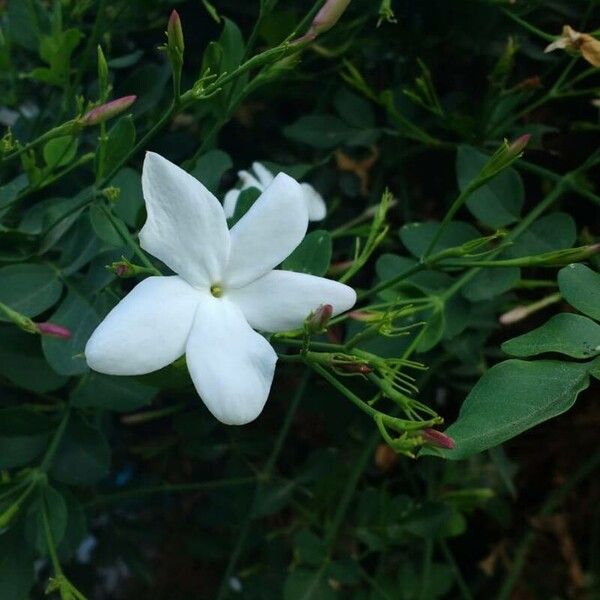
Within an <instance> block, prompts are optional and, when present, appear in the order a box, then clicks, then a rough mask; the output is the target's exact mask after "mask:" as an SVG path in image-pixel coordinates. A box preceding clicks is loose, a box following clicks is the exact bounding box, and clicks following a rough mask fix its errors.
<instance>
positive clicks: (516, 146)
mask: <svg viewBox="0 0 600 600" xmlns="http://www.w3.org/2000/svg"><path fill="white" fill-rule="evenodd" d="M530 139H531V134H529V133H526V134H525V135H522V136H520V137H518V138H517V139H516V140H515V141H514V142H511V143H510V144H509V146H508V148H507V152H509V154H510V156H513V155H514V156H518V155H519V154H521V152H523V150H525V146H527V144H528V143H529V140H530Z"/></svg>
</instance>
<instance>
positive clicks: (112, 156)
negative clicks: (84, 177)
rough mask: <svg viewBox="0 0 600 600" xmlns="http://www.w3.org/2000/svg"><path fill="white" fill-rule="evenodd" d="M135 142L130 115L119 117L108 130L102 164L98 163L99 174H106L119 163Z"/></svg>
mask: <svg viewBox="0 0 600 600" xmlns="http://www.w3.org/2000/svg"><path fill="white" fill-rule="evenodd" d="M134 143H135V126H134V124H133V118H132V117H131V115H127V116H125V117H121V118H120V119H119V120H118V121H117V123H116V124H115V125H113V127H112V128H111V130H110V131H109V132H108V140H107V142H106V148H105V149H104V154H103V160H102V164H101V165H99V172H100V173H101V176H106V175H108V174H109V173H111V172H112V170H113V169H114V168H115V167H116V166H117V165H118V164H120V162H121V160H123V159H124V158H125V157H126V156H127V155H128V154H129V152H130V150H131V149H132V148H133V145H134Z"/></svg>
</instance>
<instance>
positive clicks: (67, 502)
mask: <svg viewBox="0 0 600 600" xmlns="http://www.w3.org/2000/svg"><path fill="white" fill-rule="evenodd" d="M319 4H320V3H317V5H316V6H317V7H318V5H319ZM173 8H176V9H177V10H178V11H179V13H180V16H181V20H182V23H183V32H184V37H185V53H184V66H183V70H182V74H181V91H182V92H185V91H186V90H194V93H193V94H192V93H189V94H187V95H186V93H184V94H183V96H182V98H181V101H180V102H179V103H177V102H175V103H173V87H172V84H171V80H172V77H171V66H170V63H169V60H168V56H167V54H168V53H166V52H165V51H164V50H161V49H160V48H159V46H161V45H163V44H164V42H165V36H164V31H165V29H166V27H167V21H168V18H169V14H170V11H171V10H172V9H173ZM311 8H313V5H312V3H311V2H303V1H300V0H297V1H294V2H286V3H277V1H276V0H261V1H260V2H259V1H258V0H257V1H256V2H234V1H233V0H231V1H229V0H222V1H214V2H212V3H209V2H206V1H204V2H197V1H192V0H189V1H188V0H186V1H181V2H174V1H166V0H165V1H158V0H81V1H78V2H76V1H74V0H62V2H59V1H57V2H50V1H43V0H10V1H9V2H3V3H0V11H1V35H0V65H1V70H0V93H1V108H0V120H1V121H2V123H3V124H4V126H5V133H6V135H5V136H4V137H3V139H2V148H1V150H2V163H1V182H2V183H1V186H0V303H1V305H0V306H1V307H3V308H2V313H1V314H0V321H2V322H1V323H0V403H1V406H2V408H0V469H2V482H1V483H0V527H1V528H2V529H1V531H2V533H1V534H0V598H3V599H4V598H7V599H11V600H12V599H14V600H19V599H21V598H28V597H32V598H39V597H43V594H44V591H45V590H46V591H47V592H48V593H50V594H52V593H58V594H60V595H61V597H62V598H82V597H87V598H99V599H102V598H138V597H140V596H142V595H144V596H145V597H148V598H157V599H158V598H161V599H162V598H169V599H170V600H177V599H179V598H181V599H184V598H185V599H187V598H226V597H236V596H237V597H243V598H250V599H252V598H280V597H284V598H286V599H289V600H296V599H300V598H301V599H303V600H309V599H312V600H316V599H319V600H321V599H329V598H357V599H361V598H370V599H373V600H375V599H377V600H380V599H384V598H394V599H399V598H402V599H406V600H408V599H417V598H419V599H422V600H425V599H430V598H432V599H433V598H475V597H477V598H479V597H482V598H483V597H485V598H488V597H490V598H491V597H498V598H509V597H515V598H517V597H518V598H521V597H523V598H548V597H581V598H583V597H593V595H594V594H597V593H599V592H600V588H599V585H600V584H599V580H598V572H599V566H600V512H599V509H598V507H599V506H600V503H599V502H598V500H599V498H600V496H599V489H598V480H597V476H596V477H593V475H594V474H596V475H597V470H596V469H597V467H598V464H599V462H600V454H599V451H598V447H597V437H598V436H597V423H598V417H599V413H598V408H597V406H596V405H594V403H593V400H594V390H593V387H594V385H595V390H596V394H597V389H598V388H597V381H596V383H595V384H594V380H595V379H596V380H597V379H598V378H599V374H600V366H599V363H598V359H597V358H595V357H596V356H597V355H598V354H599V353H600V324H599V321H600V308H599V307H600V301H599V300H598V299H599V298H600V275H598V269H599V268H600V261H599V260H598V257H597V255H596V254H595V252H596V251H597V248H595V247H593V246H592V244H593V243H594V242H597V241H598V235H599V230H598V224H599V222H600V220H599V218H598V217H599V208H598V207H599V206H600V196H599V195H598V194H597V191H596V186H595V178H596V176H597V164H598V162H600V158H599V155H598V127H599V121H598V105H597V104H598V101H597V96H598V87H597V84H598V71H597V69H595V68H594V67H593V66H591V65H590V64H588V62H586V60H585V59H584V58H583V57H581V56H580V55H579V54H578V53H576V52H571V53H566V52H563V51H559V52H555V53H551V54H544V53H543V49H544V47H545V46H546V45H547V44H548V43H550V42H551V41H553V39H554V38H555V36H557V35H558V34H559V33H560V31H561V28H562V26H563V25H564V24H570V25H572V26H573V27H574V28H575V29H577V30H578V31H586V32H594V29H595V28H597V27H598V26H599V22H598V18H599V16H600V14H599V11H598V2H596V1H595V0H592V1H588V0H577V1H571V2H567V1H566V0H564V1H562V0H554V1H552V2H540V1H537V0H519V1H518V2H514V3H509V2H504V1H501V0H498V1H493V0H489V1H483V0H480V1H475V0H472V1H471V0H460V1H455V2H444V1H431V2H426V3H425V2H424V3H416V2H408V1H403V0H392V1H391V2H390V1H385V0H384V1H383V2H381V3H379V2H368V1H367V0H364V1H362V0H355V1H354V2H352V3H351V4H350V7H349V8H348V10H347V12H346V13H345V14H344V16H343V17H342V19H341V20H340V22H339V23H338V24H337V25H336V27H335V28H334V29H333V30H332V31H331V32H329V33H327V34H326V35H323V36H321V37H319V38H317V40H316V41H315V42H314V43H312V44H309V45H307V47H306V48H305V49H304V50H302V52H301V53H298V52H288V51H289V48H288V47H286V46H283V47H282V46H279V44H281V42H282V41H283V40H284V39H285V38H286V37H287V36H288V35H290V34H291V32H292V31H294V30H295V29H298V33H304V31H305V30H306V28H307V26H308V24H309V23H310V19H311V13H310V11H311ZM312 14H314V12H313V13H312ZM307 15H308V18H305V17H306V16H307ZM595 35H597V29H596V33H595ZM98 45H100V46H101V48H102V51H103V56H104V57H105V62H103V60H104V59H103V58H102V56H101V57H100V59H98V54H97V46H98ZM277 48H279V50H277ZM282 48H284V50H281V49H282ZM268 49H275V50H274V51H273V52H271V53H270V51H269V50H268ZM265 50H267V53H266V54H260V56H261V57H262V58H259V59H258V62H255V63H252V64H251V65H250V67H251V68H250V67H248V68H247V69H244V70H242V72H240V73H238V72H237V71H236V70H237V69H239V65H240V64H244V61H246V60H248V59H249V58H251V57H252V56H255V55H258V54H259V53H261V52H263V51H265ZM171 60H173V57H172V56H171ZM207 69H208V71H207ZM231 74H234V75H235V77H233V76H231V78H230V79H227V78H224V79H218V80H217V82H216V83H215V80H214V79H213V78H212V76H214V75H217V76H220V77H223V76H224V75H228V76H229V75H231ZM207 75H208V77H207ZM128 95H136V96H137V98H136V100H135V102H134V103H133V104H132V105H131V107H130V108H128V109H127V110H126V111H125V112H124V113H122V114H121V115H119V116H117V117H115V118H113V119H112V120H110V121H108V122H107V123H103V124H101V125H99V126H88V125H85V126H84V125H81V123H80V121H77V119H78V118H80V117H81V115H83V114H84V113H85V112H86V111H87V110H89V108H90V107H91V105H90V104H89V103H90V102H91V103H104V102H106V101H107V100H109V99H114V98H119V97H122V96H128ZM594 99H596V100H595V103H594V102H593V101H594ZM57 128H58V129H57ZM525 133H526V134H530V135H531V139H530V141H529V144H528V146H527V150H526V152H525V156H524V158H522V159H520V160H517V161H516V162H514V163H512V165H509V164H508V163H509V162H511V161H508V162H507V161H505V163H503V164H502V165H501V167H502V168H500V169H498V174H496V175H495V176H494V177H489V178H488V179H486V180H485V182H484V181H480V180H479V179H478V178H480V175H481V169H482V168H484V167H485V165H486V164H488V161H489V156H490V155H491V154H493V152H494V151H495V150H496V149H497V148H499V147H501V145H502V143H503V139H504V138H507V139H509V140H514V139H516V138H518V137H519V136H520V135H522V134H525ZM40 136H42V137H41V139H40ZM30 143H33V144H32V145H31V146H30V145H28V144H30ZM149 149H151V150H153V151H156V152H159V153H161V154H162V155H164V156H166V157H168V158H169V159H170V160H172V161H174V162H176V163H178V164H181V165H183V166H184V167H185V168H186V169H187V170H188V171H189V172H191V173H192V174H193V175H194V176H196V177H197V178H198V179H200V180H201V181H202V182H203V183H204V184H205V185H206V186H207V187H208V188H209V189H211V191H213V192H214V193H216V194H217V195H218V196H219V197H220V198H222V196H223V194H224V192H225V191H226V190H228V189H230V188H231V187H232V186H233V185H235V183H236V171H237V170H239V169H242V168H248V167H249V165H250V164H251V163H252V161H255V160H261V161H262V162H264V163H265V164H267V165H268V166H271V167H272V168H273V169H276V168H279V169H283V170H285V171H286V172H288V173H290V174H292V175H293V176H295V177H297V178H299V179H301V180H303V181H309V182H311V183H312V184H313V185H314V186H315V187H316V188H317V189H318V190H319V191H320V192H321V193H322V195H323V196H324V198H325V199H326V201H327V203H328V217H327V219H326V220H325V221H324V222H322V223H319V224H317V225H316V226H313V232H312V233H310V234H309V236H308V237H307V240H306V241H305V243H304V244H303V245H302V246H301V247H300V248H299V249H298V251H297V252H296V253H294V255H292V257H290V258H289V259H288V261H286V263H285V264H284V267H285V268H287V269H292V270H299V271H304V272H312V273H316V274H320V275H321V274H324V273H326V272H328V273H329V276H331V277H340V276H341V277H347V278H348V279H350V283H351V284H352V285H354V286H355V287H356V288H357V289H358V290H359V293H360V294H361V298H362V299H363V300H362V303H361V307H362V308H363V309H364V307H365V306H370V307H371V308H372V309H373V310H376V309H377V307H378V306H380V307H381V306H383V307H384V309H383V312H384V313H385V310H387V309H389V308H390V307H397V306H411V307H413V309H414V310H413V309H411V310H412V312H410V311H409V312H408V313H402V315H401V317H400V318H399V322H400V326H411V327H413V329H411V330H410V331H411V335H408V336H400V337H397V336H394V337H388V336H384V335H374V336H369V335H365V336H364V337H361V338H359V339H360V342H357V344H356V348H357V349H358V350H359V351H368V352H372V353H375V354H377V355H378V356H381V357H385V358H387V357H390V358H391V357H400V356H403V357H407V358H408V357H411V358H412V359H413V360H418V361H419V362H421V363H423V364H424V365H426V366H427V367H428V370H427V371H417V372H416V373H417V384H418V387H419V391H418V393H415V394H414V396H415V398H416V399H418V400H419V401H420V402H422V403H423V404H424V405H427V406H429V407H431V408H433V409H434V410H435V411H436V412H437V413H439V414H440V415H441V416H443V417H444V419H445V420H446V422H447V423H450V424H451V425H450V427H449V428H448V430H447V433H448V434H450V435H451V436H452V437H453V438H454V439H455V441H456V448H455V449H453V450H441V449H439V448H435V447H434V446H432V445H428V446H427V447H426V449H425V450H424V451H422V455H423V456H422V457H421V458H419V459H418V460H417V461H415V460H413V459H411V458H408V457H406V456H404V455H402V454H400V455H399V454H396V453H395V452H394V451H393V449H392V447H394V443H395V440H394V439H391V440H388V441H390V442H391V447H390V445H388V444H386V443H385V442H384V440H382V438H381V436H380V432H379V431H378V429H377V427H376V426H375V424H374V422H373V419H371V418H369V417H368V416H366V415H365V414H363V413H362V412H360V411H359V410H357V409H356V407H355V406H353V405H352V404H351V403H350V402H348V401H347V398H345V397H344V395H343V394H341V393H339V392H338V391H336V389H334V388H333V387H331V385H330V384H329V383H328V381H327V380H326V379H324V378H323V377H322V375H323V373H322V372H321V373H315V372H314V371H313V370H311V369H309V368H307V367H306V366H305V365H299V364H297V363H295V362H294V361H292V360H290V361H289V363H288V362H286V361H285V360H282V362H281V363H280V365H279V366H278V372H277V376H276V379H275V383H274V388H273V390H272V393H271V397H270V400H269V402H268V404H267V407H266V409H265V412H264V413H263V415H262V416H261V417H260V418H259V419H258V420H257V421H256V422H255V423H253V424H251V425H249V426H246V427H244V428H231V427H226V426H223V425H220V424H219V423H217V422H216V421H215V420H214V418H213V417H211V416H210V415H209V414H208V412H207V411H206V409H205V408H204V406H203V405H202V404H201V402H200V401H199V399H198V397H197V396H196V394H195V393H194V391H193V388H192V385H191V382H190V381H189V378H188V376H187V371H186V370H185V365H181V364H178V363H175V365H173V366H171V367H169V368H167V369H165V370H163V371H161V372H158V373H156V374H151V375H148V376H144V377H138V378H126V377H119V378H115V377H108V376H105V375H100V374H97V373H92V372H90V371H89V369H88V368H87V366H86V363H85V359H84V357H83V354H82V352H83V348H84V346H85V342H86V341H87V339H88V337H89V335H90V333H91V331H93V329H94V328H95V326H96V325H97V324H98V323H99V321H100V320H101V319H102V317H103V315H104V314H106V313H107V311H108V310H110V308H111V307H112V306H114V304H115V303H116V302H117V301H118V299H119V298H121V297H122V296H123V295H124V294H125V293H126V292H127V291H128V290H129V289H130V288H131V287H132V285H133V284H134V283H135V281H137V279H127V278H119V277H118V270H117V269H107V268H106V266H107V265H111V264H112V263H113V262H115V261H120V260H121V259H122V257H125V258H126V259H128V260H131V261H132V262H133V263H135V264H137V265H139V266H140V267H141V269H142V271H141V275H143V270H144V268H145V269H148V268H155V265H154V264H153V263H150V262H149V261H148V258H147V257H146V256H145V255H144V254H143V253H141V252H140V250H139V247H138V245H137V242H136V234H137V232H138V231H139V228H140V226H141V224H142V223H143V221H144V217H145V215H144V210H143V199H142V192H141V184H140V169H141V161H142V160H143V154H144V151H145V150H149ZM514 158H516V153H515V156H513V159H514ZM474 181H478V182H479V184H481V185H479V184H478V185H477V187H476V189H475V186H474V185H473V182H474ZM386 188H387V189H389V191H390V195H384V191H385V189H386ZM245 194H246V196H247V197H246V199H245V200H244V201H241V202H240V204H241V205H242V206H249V205H250V203H251V202H252V201H253V199H254V198H255V196H256V194H255V193H254V192H253V191H251V192H246V193H245ZM382 196H384V198H387V202H388V205H389V206H388V210H387V215H386V217H385V222H383V220H382V221H381V222H379V223H378V221H377V219H378V218H379V217H381V216H382V209H381V208H380V209H379V213H378V212H377V206H378V205H380V200H381V198H382ZM457 198H458V199H459V204H456V202H455V201H456V199H457ZM454 208H456V209H458V210H457V212H456V213H455V215H454V216H452V217H451V219H448V215H449V213H448V210H449V209H451V210H454ZM378 215H379V216H378ZM445 217H446V221H444V226H443V228H442V229H440V222H442V221H443V220H444V218H445ZM234 218H236V217H234ZM237 218H239V215H237ZM374 236H375V237H374ZM357 237H358V238H359V239H361V240H362V246H361V248H362V251H363V252H362V253H360V254H359V256H358V260H356V261H355V265H354V266H355V267H356V270H353V269H354V267H352V266H349V264H348V262H347V261H351V260H353V257H354V252H355V239H356V238H357ZM482 237H485V238H486V239H484V240H482ZM474 240H476V241H474ZM444 251H447V252H446V253H445V254H442V253H444ZM363 259H364V260H363ZM358 267H360V269H359V268H358ZM348 269H350V271H348ZM116 271H117V272H116ZM398 302H399V303H400V304H398ZM415 307H416V308H415ZM30 318H31V319H34V320H35V322H37V323H40V322H51V323H55V324H59V325H61V326H64V327H67V328H69V330H70V331H71V332H72V335H71V337H70V338H69V339H62V338H57V337H52V336H47V335H44V336H41V337H40V336H37V335H32V333H31V332H32V331H33V332H34V333H35V332H36V331H37V329H36V327H37V326H36V325H35V323H34V322H33V321H30V320H29V319H30ZM416 323H424V325H419V326H415V324H416ZM367 328H368V324H367V325H365V322H364V321H361V320H356V319H343V320H341V321H340V322H339V324H336V325H333V326H332V327H331V328H330V329H329V331H328V333H327V337H325V336H323V337H322V338H321V339H320V341H316V342H315V345H314V348H315V350H318V349H319V348H318V344H319V343H321V344H327V343H329V344H340V343H342V342H343V341H344V340H346V341H347V340H352V339H353V336H355V335H359V336H362V333H364V332H365V331H366V329H367ZM375 333H378V334H381V333H382V332H381V330H380V329H378V330H376V331H375ZM290 344H291V342H290ZM278 349H279V350H280V352H281V353H282V354H284V355H285V354H286V353H290V354H293V351H294V348H293V345H292V346H288V345H287V343H286V342H280V344H279V346H278ZM337 375H339V373H337V374H336V376H337ZM334 380H337V381H342V382H343V385H344V386H347V389H349V390H351V391H352V393H354V394H356V395H358V396H360V397H361V398H368V397H369V394H372V393H373V392H372V390H371V388H370V387H369V385H370V384H371V383H373V380H372V379H371V380H368V381H367V379H366V378H363V377H361V376H360V374H358V375H356V376H354V377H351V378H349V377H348V378H337V379H336V378H335V377H334ZM590 386H591V387H590ZM578 395H579V399H578V401H577V405H576V407H575V408H574V409H573V410H572V411H571V412H570V413H568V414H567V415H565V416H563V417H561V418H560V419H558V420H553V421H549V422H548V423H545V424H544V425H542V426H539V427H536V428H535V429H533V430H532V431H529V432H528V433H526V434H525V435H523V436H521V437H519V438H516V439H515V440H512V438H514V437H515V436H516V435H517V434H519V433H521V432H523V431H525V430H527V429H530V428H532V427H533V426H535V425H538V424H539V423H541V422H543V421H546V420H547V419H549V418H550V417H554V416H556V415H558V414H560V413H563V412H565V411H566V410H567V409H569V408H571V407H572V406H573V405H574V403H575V400H576V398H577V397H578ZM509 440H512V441H509ZM504 442H507V443H506V444H505V445H500V444H503V443H504ZM397 449H398V448H397ZM425 454H437V455H438V456H435V457H434V456H424V455H425ZM440 455H443V456H444V457H446V458H448V459H452V460H441V459H440ZM65 574H66V575H65ZM67 577H68V579H67ZM49 581H50V584H48V582H49Z"/></svg>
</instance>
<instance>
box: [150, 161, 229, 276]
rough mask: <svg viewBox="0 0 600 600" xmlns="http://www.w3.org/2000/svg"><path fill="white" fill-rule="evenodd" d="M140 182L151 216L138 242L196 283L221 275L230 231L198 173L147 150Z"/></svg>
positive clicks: (225, 262)
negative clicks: (194, 175) (194, 174)
mask: <svg viewBox="0 0 600 600" xmlns="http://www.w3.org/2000/svg"><path fill="white" fill-rule="evenodd" d="M142 186H143V188H144V199H145V200H146V211H147V213H148V220H147V221H146V223H145V225H144V227H143V229H142V231H140V245H141V246H142V248H144V250H147V251H148V252H150V254H152V255H153V256H156V258H159V259H160V260H162V261H163V262H164V263H165V264H166V265H167V266H168V267H169V268H171V269H173V271H175V273H177V274H179V275H181V276H182V277H183V278H184V279H185V280H186V281H188V282H189V283H191V284H192V285H195V286H209V285H211V283H215V282H218V281H220V280H221V279H222V276H223V272H224V269H225V265H226V264H227V260H228V258H229V233H228V230H227V221H226V220H225V214H224V213H223V208H222V206H221V203H220V202H219V201H218V200H217V199H216V198H215V197H214V196H213V195H212V194H211V193H210V192H209V191H208V190H207V189H206V188H205V187H204V186H203V185H202V184H201V183H200V182H199V181H198V180H197V179H195V178H194V177H192V176H191V175H189V174H188V173H186V172H185V171H184V170H183V169H180V168H179V167H178V166H177V165H174V164H173V163H171V162H169V161H168V160H166V159H165V158H163V157H162V156H160V155H158V154H155V153H153V152H147V153H146V158H145V160H144V168H143V171H142Z"/></svg>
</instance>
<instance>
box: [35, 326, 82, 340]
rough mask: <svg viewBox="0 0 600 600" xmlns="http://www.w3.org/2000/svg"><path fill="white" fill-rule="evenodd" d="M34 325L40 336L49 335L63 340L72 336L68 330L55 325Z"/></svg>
mask: <svg viewBox="0 0 600 600" xmlns="http://www.w3.org/2000/svg"><path fill="white" fill-rule="evenodd" d="M35 325H36V328H37V330H38V332H39V333H40V334H41V335H51V336H52V337H57V338H63V339H68V338H70V337H71V336H72V335H73V334H72V333H71V330H70V329H67V328H66V327H63V326H62V325H57V324H56V323H36V324H35Z"/></svg>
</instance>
